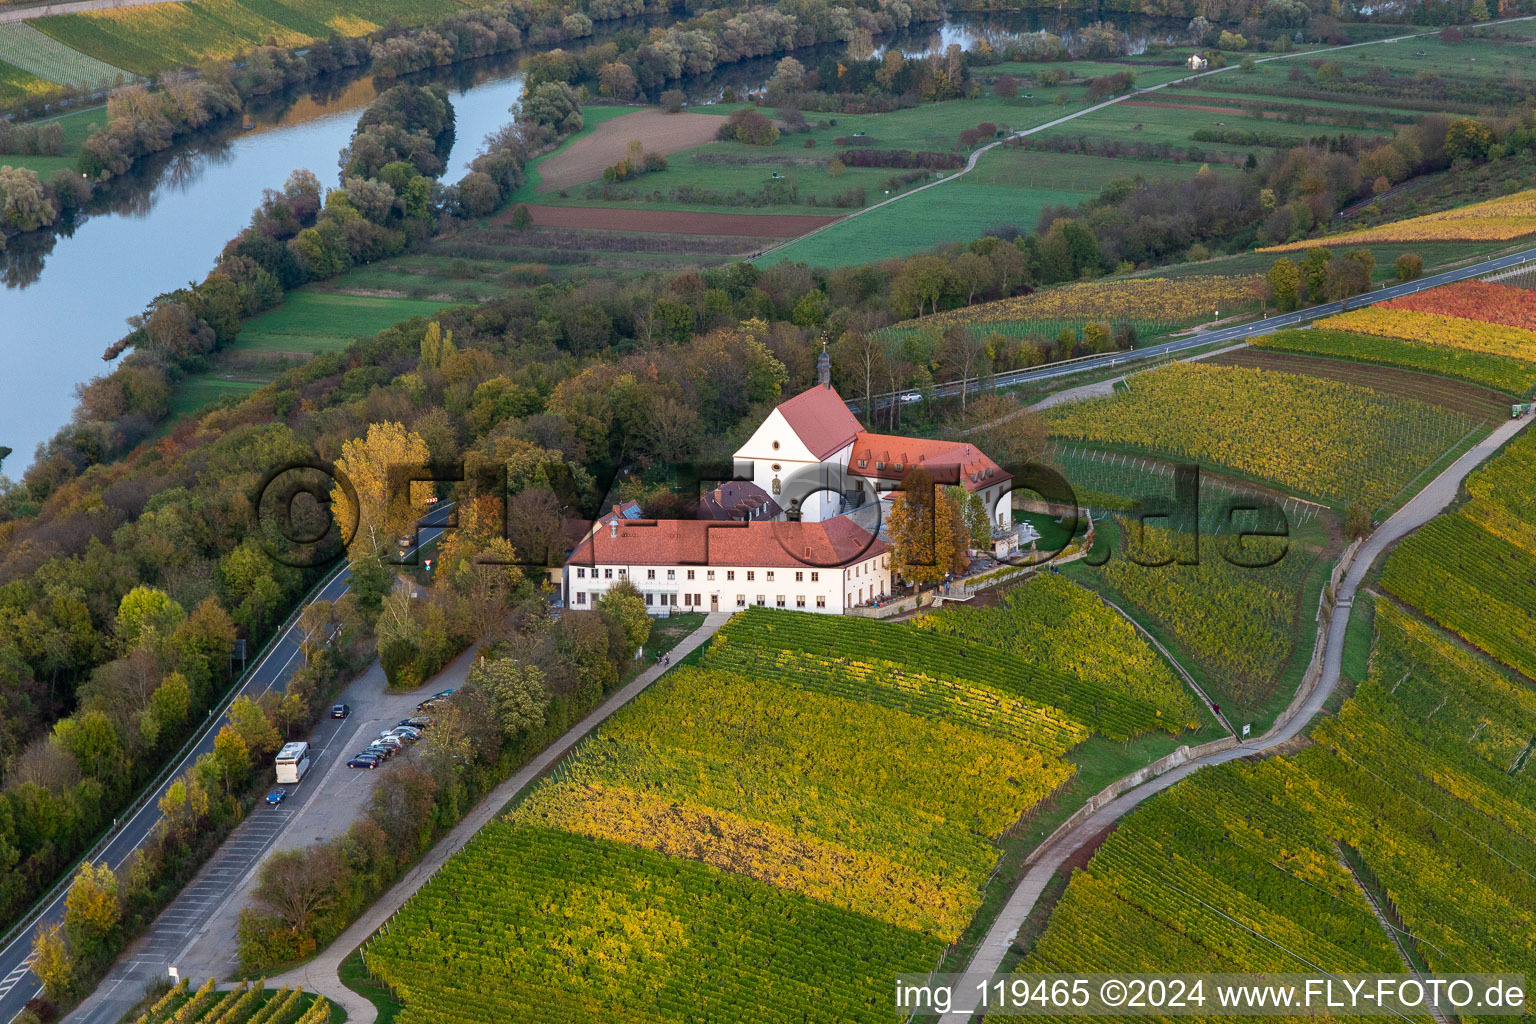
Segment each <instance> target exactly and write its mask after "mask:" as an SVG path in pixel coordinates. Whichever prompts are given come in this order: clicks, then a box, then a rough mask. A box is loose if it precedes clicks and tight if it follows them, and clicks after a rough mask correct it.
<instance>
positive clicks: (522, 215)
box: [512, 203, 533, 231]
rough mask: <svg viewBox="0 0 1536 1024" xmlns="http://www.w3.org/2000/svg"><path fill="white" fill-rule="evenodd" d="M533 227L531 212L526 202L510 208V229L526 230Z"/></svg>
mask: <svg viewBox="0 0 1536 1024" xmlns="http://www.w3.org/2000/svg"><path fill="white" fill-rule="evenodd" d="M531 227H533V214H532V213H531V212H530V211H529V210H528V204H527V203H518V204H517V205H516V206H515V207H513V208H512V230H514V231H527V230H528V229H529V228H531Z"/></svg>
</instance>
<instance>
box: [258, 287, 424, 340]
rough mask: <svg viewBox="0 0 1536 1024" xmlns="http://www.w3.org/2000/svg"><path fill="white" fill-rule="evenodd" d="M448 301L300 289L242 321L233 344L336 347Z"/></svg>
mask: <svg viewBox="0 0 1536 1024" xmlns="http://www.w3.org/2000/svg"><path fill="white" fill-rule="evenodd" d="M448 305H451V303H448V302H439V301H435V300H430V299H385V298H373V297H363V296H357V295H336V294H329V293H325V292H317V291H312V290H310V289H301V290H299V291H296V292H289V293H288V298H287V301H285V302H284V303H283V304H282V305H281V306H279V307H277V308H276V309H273V310H270V311H269V312H266V313H263V314H261V315H260V316H258V317H256V318H255V319H252V320H248V321H246V323H245V325H244V326H243V327H242V328H241V329H240V337H239V338H238V339H237V340H236V341H235V343H234V345H232V346H231V348H233V349H235V350H241V349H248V350H253V351H261V352H339V351H341V350H342V349H344V348H346V347H347V345H349V344H350V343H352V342H353V341H355V340H357V339H358V338H367V337H371V336H372V335H374V334H377V333H378V332H379V331H382V330H383V329H384V328H386V327H391V326H393V325H395V324H397V323H399V322H401V321H402V320H409V319H410V318H411V317H413V316H431V315H432V314H433V313H435V312H437V311H438V310H439V309H442V308H443V307H444V306H448Z"/></svg>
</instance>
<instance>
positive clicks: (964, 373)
mask: <svg viewBox="0 0 1536 1024" xmlns="http://www.w3.org/2000/svg"><path fill="white" fill-rule="evenodd" d="M976 258H977V259H980V258H981V257H979V256H978V257H976ZM938 356H939V358H940V359H941V360H942V361H943V362H944V364H945V366H946V367H947V368H948V369H949V370H950V371H951V372H952V373H953V374H954V375H955V376H956V377H958V378H959V379H960V380H962V381H969V380H971V379H972V378H974V377H978V376H980V375H981V374H982V373H983V372H984V371H985V369H986V365H987V339H986V338H985V337H983V336H982V334H981V332H979V331H973V330H971V329H969V327H967V326H966V325H964V324H957V325H955V326H954V327H951V328H950V329H949V330H947V331H945V332H944V340H943V341H942V342H940V344H939V349H938ZM969 397H970V388H969V387H962V388H961V389H960V419H961V421H962V422H963V421H964V420H965V412H966V403H967V401H968V399H969Z"/></svg>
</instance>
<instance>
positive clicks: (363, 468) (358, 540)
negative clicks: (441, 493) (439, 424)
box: [331, 423, 430, 557]
mask: <svg viewBox="0 0 1536 1024" xmlns="http://www.w3.org/2000/svg"><path fill="white" fill-rule="evenodd" d="M429 455H430V453H429V452H428V451H427V443H426V442H425V441H423V440H422V439H421V435H419V434H416V433H414V432H412V431H409V430H406V429H405V427H404V426H403V425H402V424H399V423H372V424H369V426H368V436H367V437H364V438H354V439H352V440H350V441H348V442H346V443H345V444H343V445H342V446H341V458H340V459H338V460H337V468H338V469H340V470H341V471H342V472H343V473H345V474H346V479H347V480H348V481H350V483H351V485H352V487H351V489H350V490H349V489H348V488H346V487H342V486H341V485H340V484H338V485H337V486H336V487H335V488H333V489H332V491H331V507H332V509H333V510H334V514H335V517H336V521H337V522H338V523H340V524H341V527H342V529H343V531H346V530H348V529H351V531H352V532H351V535H350V536H349V537H348V538H347V544H348V547H349V548H350V549H351V551H352V553H353V556H354V557H357V556H359V555H364V554H368V553H370V552H374V551H377V550H379V549H380V548H381V547H383V546H384V545H385V544H387V543H389V541H390V540H391V539H392V538H394V537H397V536H399V535H401V534H403V533H405V532H406V531H407V530H409V529H411V527H412V526H413V525H414V524H415V522H416V520H417V518H418V517H419V515H420V512H419V511H418V506H417V505H415V504H414V503H413V502H412V501H411V495H410V491H411V488H410V487H408V486H392V481H391V472H393V473H395V474H396V475H397V477H398V474H399V473H401V472H402V471H403V470H404V469H405V468H407V467H410V466H423V465H425V464H426V463H427V460H428V458H429ZM353 524H356V525H355V529H352V527H353Z"/></svg>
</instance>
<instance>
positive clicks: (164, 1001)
mask: <svg viewBox="0 0 1536 1024" xmlns="http://www.w3.org/2000/svg"><path fill="white" fill-rule="evenodd" d="M330 1020H331V1004H330V1003H329V1002H328V1001H327V1000H325V999H324V998H322V997H320V996H308V997H306V996H305V994H304V990H303V989H296V988H283V989H279V990H278V991H276V992H269V991H267V990H266V989H265V988H263V987H262V984H261V982H256V983H255V984H254V985H253V984H251V983H250V982H248V981H244V982H241V983H240V984H239V985H238V986H236V987H235V988H232V989H229V990H228V991H219V990H218V989H216V988H214V979H212V978H209V979H208V980H207V981H206V982H204V983H203V985H202V987H201V988H199V989H198V990H197V991H196V992H191V991H189V990H188V985H187V983H186V981H185V980H183V981H182V982H181V983H180V984H178V985H177V986H176V987H175V988H172V989H171V990H170V991H169V992H167V993H165V995H163V996H161V997H160V998H159V999H157V1000H155V1002H154V1003H153V1004H152V1005H151V1006H150V1008H149V1009H148V1010H145V1011H144V1013H142V1014H141V1015H140V1016H139V1017H137V1018H136V1019H135V1020H134V1021H133V1024H330Z"/></svg>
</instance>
